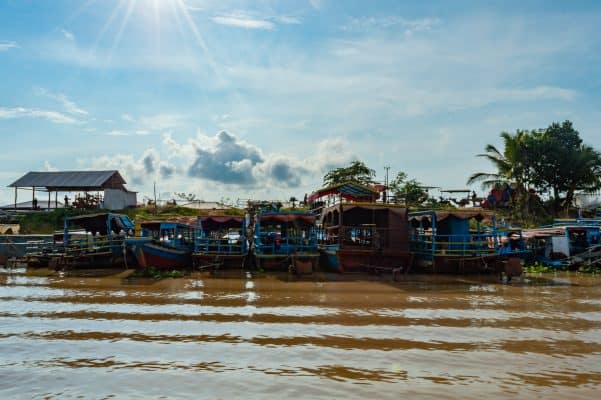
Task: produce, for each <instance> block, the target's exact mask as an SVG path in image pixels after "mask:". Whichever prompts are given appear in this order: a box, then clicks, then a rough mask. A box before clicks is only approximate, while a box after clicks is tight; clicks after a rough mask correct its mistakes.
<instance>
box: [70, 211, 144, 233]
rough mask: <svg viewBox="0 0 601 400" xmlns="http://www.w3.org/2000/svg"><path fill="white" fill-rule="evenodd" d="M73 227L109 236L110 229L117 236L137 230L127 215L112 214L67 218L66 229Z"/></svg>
mask: <svg viewBox="0 0 601 400" xmlns="http://www.w3.org/2000/svg"><path fill="white" fill-rule="evenodd" d="M71 226H78V227H80V228H82V229H84V230H85V231H86V232H91V233H92V234H94V235H96V234H100V235H107V234H108V233H110V232H109V229H110V230H111V231H112V232H114V233H116V234H119V233H121V232H127V231H129V230H132V231H133V230H134V229H135V226H134V224H133V222H131V220H130V219H129V218H128V217H127V215H122V214H110V213H102V214H90V215H80V216H77V217H71V218H67V219H66V220H65V227H66V228H67V227H69V228H70V227H71Z"/></svg>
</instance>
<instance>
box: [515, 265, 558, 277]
mask: <svg viewBox="0 0 601 400" xmlns="http://www.w3.org/2000/svg"><path fill="white" fill-rule="evenodd" d="M523 271H524V273H527V274H545V273H550V272H557V271H561V269H558V268H554V267H550V266H548V265H544V264H540V263H536V264H532V265H526V266H524V268H523Z"/></svg>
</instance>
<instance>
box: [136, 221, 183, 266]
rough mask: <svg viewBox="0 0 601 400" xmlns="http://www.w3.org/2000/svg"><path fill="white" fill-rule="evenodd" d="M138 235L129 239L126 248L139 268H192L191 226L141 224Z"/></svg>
mask: <svg viewBox="0 0 601 400" xmlns="http://www.w3.org/2000/svg"><path fill="white" fill-rule="evenodd" d="M140 227H141V236H138V237H134V238H129V239H128V240H127V246H128V249H129V251H130V252H131V253H132V254H133V255H134V256H135V259H136V262H137V265H138V266H140V267H142V268H151V267H152V268H187V267H190V266H191V265H192V263H191V261H192V252H193V250H194V227H193V226H191V225H188V224H184V223H179V222H169V221H149V222H143V223H142V224H141V225H140Z"/></svg>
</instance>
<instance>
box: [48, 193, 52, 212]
mask: <svg viewBox="0 0 601 400" xmlns="http://www.w3.org/2000/svg"><path fill="white" fill-rule="evenodd" d="M51 197H52V192H51V191H50V189H48V211H50V198H51Z"/></svg>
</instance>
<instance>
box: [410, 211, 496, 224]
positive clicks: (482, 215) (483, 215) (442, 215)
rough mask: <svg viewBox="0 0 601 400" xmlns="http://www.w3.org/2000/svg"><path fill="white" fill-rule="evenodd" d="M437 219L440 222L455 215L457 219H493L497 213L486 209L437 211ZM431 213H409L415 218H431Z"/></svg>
mask: <svg viewBox="0 0 601 400" xmlns="http://www.w3.org/2000/svg"><path fill="white" fill-rule="evenodd" d="M435 214H436V221H438V222H440V221H444V220H445V219H447V218H449V217H454V218H457V219H471V218H475V219H479V220H481V221H482V220H492V218H493V217H494V216H495V214H494V213H493V212H486V211H436V212H435ZM430 217H431V215H430V214H418V215H411V214H410V215H409V218H411V219H413V218H417V219H422V218H425V219H430Z"/></svg>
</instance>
